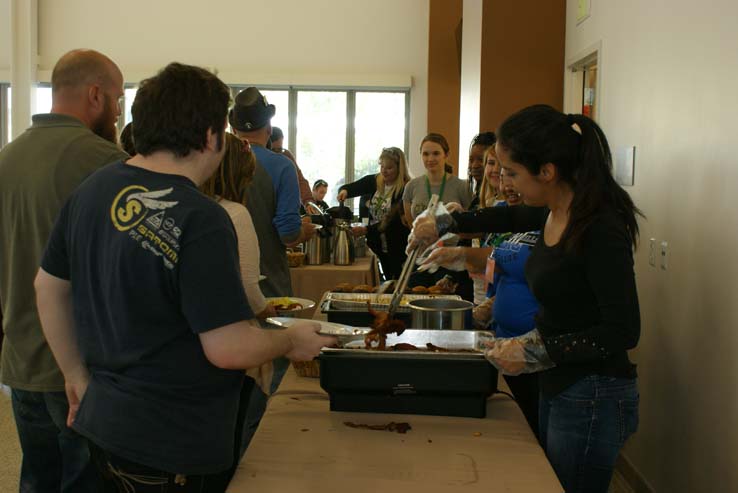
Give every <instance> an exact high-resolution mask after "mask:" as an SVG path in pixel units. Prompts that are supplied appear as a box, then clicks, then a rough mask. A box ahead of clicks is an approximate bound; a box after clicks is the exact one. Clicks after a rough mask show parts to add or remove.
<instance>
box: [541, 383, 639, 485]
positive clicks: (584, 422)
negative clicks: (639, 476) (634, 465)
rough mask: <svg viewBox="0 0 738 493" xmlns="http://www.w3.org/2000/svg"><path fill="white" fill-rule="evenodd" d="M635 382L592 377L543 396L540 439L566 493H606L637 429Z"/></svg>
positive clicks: (636, 388) (636, 390) (636, 389)
mask: <svg viewBox="0 0 738 493" xmlns="http://www.w3.org/2000/svg"><path fill="white" fill-rule="evenodd" d="M638 399H639V397H638V387H637V384H636V379H624V378H612V377H604V376H599V375H590V376H587V377H585V378H582V379H581V380H579V381H578V382H576V383H575V384H574V385H572V386H571V387H569V388H567V389H566V390H564V391H562V392H561V393H559V394H558V395H556V396H554V397H550V398H548V397H545V396H544V395H543V394H541V401H540V416H539V420H540V421H539V423H540V433H541V435H540V438H541V446H542V447H543V449H544V450H545V451H546V456H547V457H548V460H549V462H551V466H552V467H553V469H554V471H555V472H556V475H557V476H558V478H559V481H561V484H562V485H563V486H564V490H565V491H566V493H585V492H586V493H607V490H608V487H609V485H610V480H611V479H612V471H613V468H614V466H615V460H616V459H617V457H618V454H619V452H620V449H621V448H622V446H623V444H624V443H625V440H627V439H628V437H629V436H630V435H632V434H633V433H634V432H635V431H636V429H637V428H638Z"/></svg>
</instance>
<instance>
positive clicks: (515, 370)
mask: <svg viewBox="0 0 738 493" xmlns="http://www.w3.org/2000/svg"><path fill="white" fill-rule="evenodd" d="M484 344H485V346H487V347H488V348H489V349H488V350H487V351H486V352H485V357H486V358H487V360H488V361H489V362H490V363H492V364H493V365H494V366H495V368H497V369H498V370H500V371H501V372H502V373H503V374H505V375H520V374H521V373H535V372H539V371H543V370H547V369H549V368H552V367H554V366H555V365H554V363H553V362H552V361H551V358H549V356H548V352H547V351H546V346H545V345H544V344H543V339H541V335H540V334H539V332H538V329H533V330H532V331H530V332H528V333H526V334H523V335H521V336H518V337H510V338H495V337H491V338H487V339H486V340H485V341H484Z"/></svg>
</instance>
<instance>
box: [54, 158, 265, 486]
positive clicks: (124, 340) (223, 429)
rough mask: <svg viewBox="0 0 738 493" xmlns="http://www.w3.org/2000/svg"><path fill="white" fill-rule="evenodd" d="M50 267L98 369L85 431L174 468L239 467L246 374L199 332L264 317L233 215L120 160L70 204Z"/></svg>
mask: <svg viewBox="0 0 738 493" xmlns="http://www.w3.org/2000/svg"><path fill="white" fill-rule="evenodd" d="M42 268H43V269H44V270H45V271H46V272H48V273H49V274H51V275H53V276H56V277H59V278H62V279H68V280H70V281H71V285H72V293H73V304H74V321H75V328H76V332H77V337H78V342H79V347H80V351H81V354H82V357H83V359H84V361H85V363H86V365H87V367H88V368H89V370H90V374H91V381H90V385H89V387H88V389H87V393H86V394H85V397H84V399H83V401H82V404H81V407H80V410H79V413H78V415H77V419H76V421H75V423H74V429H75V430H77V431H78V432H79V433H81V434H82V435H84V436H86V437H88V438H89V439H91V440H92V441H93V442H95V443H96V444H98V445H99V446H100V447H101V448H103V449H105V450H108V451H109V452H112V453H114V454H116V455H119V456H121V457H123V458H125V459H128V460H131V461H134V462H137V463H140V464H144V465H147V466H149V467H154V468H158V469H161V470H165V471H169V472H171V473H183V474H208V473H215V472H219V471H223V470H225V469H227V468H228V467H230V465H231V462H232V459H233V457H232V454H233V436H234V434H233V430H234V428H235V418H236V408H237V404H238V394H239V391H240V386H241V384H242V379H243V372H241V371H232V370H223V369H220V368H217V367H215V366H214V365H213V364H211V363H210V362H209V361H208V359H207V358H206V356H205V354H204V352H203V348H202V345H201V343H200V340H199V336H198V334H200V333H203V332H206V331H208V330H211V329H215V328H218V327H221V326H224V325H227V324H231V323H234V322H238V321H241V320H245V319H250V318H253V313H252V311H251V309H250V307H249V305H248V302H247V301H246V295H245V293H244V290H243V283H242V282H241V275H240V269H239V265H238V245H237V240H236V235H235V231H234V229H233V224H232V223H231V220H230V218H229V217H228V214H227V213H226V212H225V210H224V209H223V208H222V207H221V206H220V205H218V204H217V203H215V202H214V201H213V200H211V199H209V198H208V197H206V196H205V195H203V194H201V193H200V192H199V191H198V189H197V187H196V186H195V184H194V183H193V182H192V181H190V180H189V179H187V178H185V177H183V176H179V175H170V174H162V173H155V172H152V171H148V170H145V169H142V168H139V167H135V166H132V165H128V164H125V163H123V162H118V163H114V164H111V165H109V166H106V167H105V168H103V169H101V170H99V171H98V172H96V173H94V174H93V175H91V176H90V177H89V178H88V179H87V180H86V181H85V182H84V183H83V184H82V185H81V186H80V187H79V188H78V189H77V190H76V192H75V193H74V194H73V195H72V196H71V197H70V199H69V201H68V202H67V203H66V205H65V206H64V208H63V209H62V211H61V213H60V216H59V218H58V220H57V223H56V225H55V227H54V230H53V232H52V235H51V237H50V239H49V243H48V245H47V249H46V253H45V254H44V258H43V260H42Z"/></svg>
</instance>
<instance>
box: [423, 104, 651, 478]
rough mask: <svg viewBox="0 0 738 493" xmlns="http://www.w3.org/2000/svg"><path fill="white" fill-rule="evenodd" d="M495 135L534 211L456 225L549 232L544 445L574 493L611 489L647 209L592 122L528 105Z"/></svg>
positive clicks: (533, 264) (538, 256)
mask: <svg viewBox="0 0 738 493" xmlns="http://www.w3.org/2000/svg"><path fill="white" fill-rule="evenodd" d="M497 138H498V141H497V144H496V150H497V157H498V159H499V160H500V161H501V163H502V170H503V175H504V176H506V177H508V178H509V179H510V180H511V182H512V184H513V186H514V188H515V190H516V191H517V192H518V193H520V194H521V195H522V198H523V200H524V203H525V205H526V206H528V207H526V206H518V207H497V208H488V209H483V210H479V211H475V212H473V213H467V214H458V213H457V214H454V215H453V217H454V220H455V225H454V226H452V228H455V229H457V230H459V231H464V232H478V231H514V232H515V231H519V232H522V231H530V230H535V229H540V230H541V232H542V233H541V235H540V237H539V238H538V240H537V242H536V244H535V246H534V247H533V249H532V251H531V253H530V257H529V259H528V261H527V263H526V266H525V275H526V279H527V281H528V284H529V286H530V288H531V291H532V292H533V294H534V296H535V297H536V299H537V300H538V303H539V304H540V311H539V312H538V314H537V316H536V319H535V320H536V327H537V329H538V331H539V333H540V335H541V339H542V344H543V346H544V348H545V352H546V353H547V355H548V358H550V360H551V362H553V364H554V366H553V367H551V368H549V369H547V370H544V371H542V372H541V373H540V377H539V383H540V388H541V396H540V397H541V399H540V417H539V425H540V439H541V444H542V446H543V447H544V449H545V451H546V454H547V456H548V459H549V461H550V462H551V465H552V466H553V468H554V470H555V471H556V474H557V475H558V477H559V480H560V481H561V483H562V484H563V485H564V488H565V490H566V491H567V493H575V492H584V491H586V492H603V493H605V492H607V490H608V485H609V483H610V479H611V476H612V471H613V467H614V464H615V460H616V458H617V456H618V453H619V451H620V449H621V447H622V446H623V444H624V442H625V440H626V439H627V438H628V437H629V436H630V435H631V434H632V433H633V432H635V430H636V428H637V426H638V401H639V395H638V389H637V385H636V369H635V365H633V364H632V363H631V362H630V360H629V358H628V353H627V351H628V350H629V349H633V348H634V347H635V346H636V345H637V343H638V339H639V337H640V313H639V307H638V295H637V292H636V284H635V275H634V272H633V249H634V248H635V246H636V244H637V240H638V223H637V219H636V218H637V216H638V215H639V214H640V211H639V210H638V209H637V208H636V206H635V205H634V204H633V201H632V200H631V198H630V196H629V195H628V194H627V193H626V192H625V191H624V190H623V189H622V188H620V186H618V184H617V183H616V182H615V180H614V179H613V176H612V158H611V154H610V148H609V146H608V143H607V139H606V138H605V135H604V133H603V132H602V130H601V129H600V127H599V126H598V125H597V124H596V123H595V122H594V121H592V120H591V119H589V118H587V117H585V116H582V115H566V114H563V113H561V112H559V111H557V110H555V109H554V108H551V107H550V106H544V105H537V106H531V107H528V108H525V109H523V110H521V111H519V112H518V113H516V114H514V115H512V116H510V117H509V118H508V119H507V120H505V121H504V122H503V123H502V125H501V126H500V128H499V130H498V131H497ZM531 206H532V207H531ZM435 224H436V223H435V221H432V220H422V221H419V224H418V225H416V228H415V229H414V230H413V235H414V236H415V238H418V239H419V240H420V241H428V240H432V239H433V238H435V237H436V236H437V234H438V232H437V231H436V227H435ZM513 342H514V343H515V344H512V345H509V346H508V349H509V350H510V351H511V352H512V353H515V352H518V354H520V352H522V351H525V350H526V344H530V343H529V342H525V340H523V339H521V340H518V341H513ZM508 354H511V353H508ZM499 355H500V353H493V354H491V355H490V357H491V358H492V359H493V360H494V362H495V364H496V366H498V367H499V368H501V369H502V370H503V372H504V373H512V374H515V373H517V372H520V371H521V366H520V365H519V364H518V363H511V362H510V359H509V358H506V359H502V358H499Z"/></svg>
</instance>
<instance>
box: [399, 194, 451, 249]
mask: <svg viewBox="0 0 738 493" xmlns="http://www.w3.org/2000/svg"><path fill="white" fill-rule="evenodd" d="M454 224H455V221H454V219H453V218H452V217H451V214H449V213H448V211H447V210H446V207H445V206H444V205H443V202H439V203H438V207H436V213H435V214H430V213H429V212H428V210H424V211H423V212H421V213H420V214H418V217H416V218H415V220H414V221H413V229H412V230H411V231H410V236H408V238H407V248H406V249H405V252H406V253H410V252H412V251H413V249H414V248H416V247H418V246H423V245H428V244H430V243H433V242H434V241H436V240H437V239H438V238H439V237H441V236H443V235H444V234H445V233H446V232H447V231H448V230H449V229H450V228H451V226H452V225H454Z"/></svg>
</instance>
